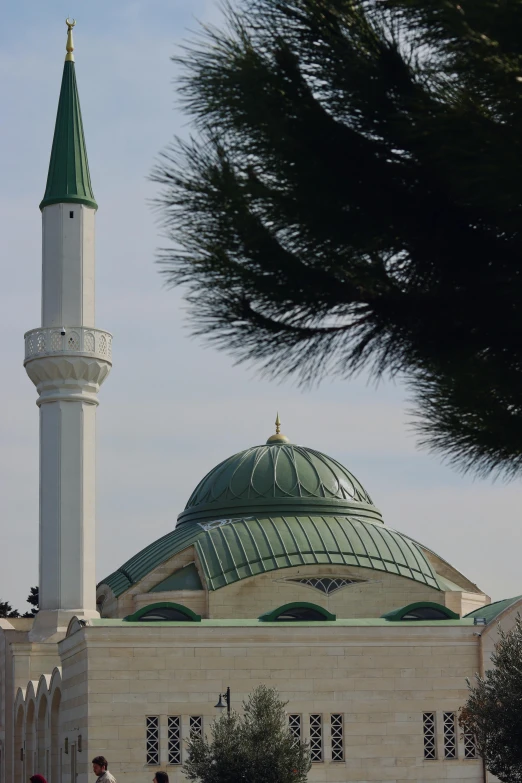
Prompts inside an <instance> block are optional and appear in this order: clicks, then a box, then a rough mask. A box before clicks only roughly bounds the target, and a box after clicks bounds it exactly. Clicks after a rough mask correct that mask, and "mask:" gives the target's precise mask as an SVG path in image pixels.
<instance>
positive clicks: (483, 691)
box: [459, 616, 522, 783]
mask: <svg viewBox="0 0 522 783" xmlns="http://www.w3.org/2000/svg"><path fill="white" fill-rule="evenodd" d="M491 660H492V663H493V665H494V668H492V669H488V671H487V672H486V674H485V677H477V679H476V684H475V685H473V686H472V685H470V684H469V683H468V685H469V691H470V692H469V696H468V700H467V702H466V704H465V706H464V707H463V709H462V710H461V713H460V717H459V722H460V725H461V726H462V728H463V729H464V730H465V731H467V732H469V733H470V734H472V735H474V736H475V739H476V743H477V748H478V751H479V753H480V755H481V756H482V758H483V759H484V761H485V763H486V766H487V768H488V770H489V771H490V772H491V773H492V774H493V775H496V777H497V778H498V779H499V780H501V781H506V783H521V781H522V620H521V618H520V616H518V617H517V619H516V622H515V626H514V628H513V629H512V630H511V631H510V632H509V633H504V632H503V631H502V630H500V639H499V641H498V642H497V645H496V647H495V653H494V655H493V656H492V659H491Z"/></svg>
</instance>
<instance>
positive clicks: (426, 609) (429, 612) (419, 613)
mask: <svg viewBox="0 0 522 783" xmlns="http://www.w3.org/2000/svg"><path fill="white" fill-rule="evenodd" d="M448 619H449V617H448V615H447V614H446V612H443V611H442V610H441V609H435V608H434V607H433V606H419V607H417V608H416V609H410V611H409V612H406V614H403V615H402V617H401V620H448Z"/></svg>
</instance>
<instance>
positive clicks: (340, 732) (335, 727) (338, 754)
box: [330, 715, 344, 761]
mask: <svg viewBox="0 0 522 783" xmlns="http://www.w3.org/2000/svg"><path fill="white" fill-rule="evenodd" d="M330 732H331V739H332V761H344V725H343V716H342V715H330Z"/></svg>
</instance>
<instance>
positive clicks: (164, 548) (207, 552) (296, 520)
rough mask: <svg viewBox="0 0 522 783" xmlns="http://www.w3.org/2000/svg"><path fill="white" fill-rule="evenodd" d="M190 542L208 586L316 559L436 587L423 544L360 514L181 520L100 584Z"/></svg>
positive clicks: (137, 572) (122, 581)
mask: <svg viewBox="0 0 522 783" xmlns="http://www.w3.org/2000/svg"><path fill="white" fill-rule="evenodd" d="M192 545H193V546H194V547H195V549H196V551H197V554H198V558H199V561H200V563H201V565H202V568H203V571H204V575H205V580H206V583H207V587H208V589H209V590H218V589H219V588H221V587H226V585H228V584H233V583H234V582H237V581H239V580H241V579H246V578H248V577H250V576H256V575H257V574H260V573H265V572H268V571H274V570H278V569H283V568H288V567H291V566H302V565H316V564H317V565H345V566H357V567H359V568H368V569H372V570H374V571H384V572H387V573H391V574H396V575H397V576H403V577H405V578H406V579H412V580H413V581H415V582H420V583H422V584H425V585H428V586H429V587H433V588H434V589H436V590H440V589H441V588H440V585H439V582H438V579H437V575H436V573H435V571H434V570H433V568H432V566H431V565H430V563H429V562H428V559H427V558H426V556H425V555H424V553H423V551H422V549H421V547H420V546H419V545H418V544H417V543H416V542H414V541H412V540H411V539H410V538H408V537H407V536H405V535H402V534H401V533H398V532H397V531H395V530H391V529H390V528H387V527H385V526H384V525H382V524H375V523H374V522H372V521H371V520H369V519H365V518H363V517H357V516H311V515H310V516H279V517H275V516H274V517H268V516H265V517H257V516H252V517H244V518H241V519H218V520H214V521H211V522H205V523H199V524H194V525H183V526H181V527H179V528H176V529H175V530H173V531H172V532H171V533H168V534H167V535H166V536H163V537H162V538H160V539H158V540H157V541H155V542H154V543H152V544H150V545H149V546H148V547H146V548H145V549H143V550H142V551H141V552H139V553H138V554H137V555H135V556H134V557H132V558H131V559H130V560H128V561H127V562H126V563H124V565H122V566H121V567H120V568H119V569H118V570H117V571H115V572H114V573H112V574H110V576H108V577H106V578H105V579H103V580H102V581H101V582H100V585H108V586H109V587H110V588H111V589H112V591H113V593H114V594H115V595H116V596H119V595H121V594H122V593H124V592H125V591H126V590H128V589H129V588H130V587H131V586H132V585H134V584H136V583H137V582H139V581H140V580H141V579H143V578H144V577H145V576H146V575H147V574H149V573H150V572H151V571H153V570H154V569H155V568H157V567H158V566H159V565H161V564H162V563H164V562H165V561H166V560H168V559H170V558H171V557H173V556H174V555H175V554H177V553H178V552H181V551H183V550H184V549H186V548H187V547H189V546H192Z"/></svg>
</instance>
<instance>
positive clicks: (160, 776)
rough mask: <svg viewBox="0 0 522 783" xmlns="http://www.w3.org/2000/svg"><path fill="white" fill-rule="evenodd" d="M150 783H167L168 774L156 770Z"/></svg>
mask: <svg viewBox="0 0 522 783" xmlns="http://www.w3.org/2000/svg"><path fill="white" fill-rule="evenodd" d="M152 783H169V776H168V775H167V773H166V772H156V774H155V775H154V778H153V781H152Z"/></svg>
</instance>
